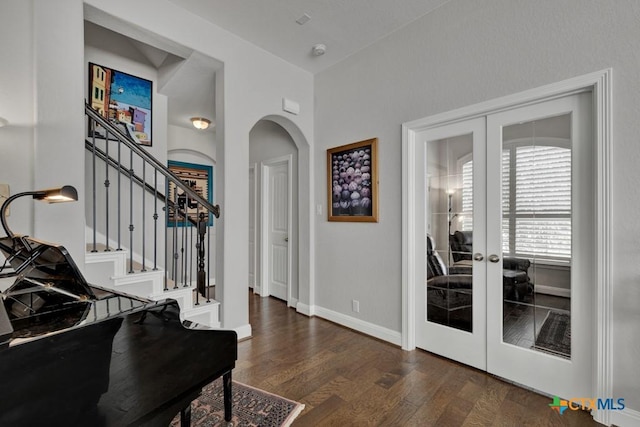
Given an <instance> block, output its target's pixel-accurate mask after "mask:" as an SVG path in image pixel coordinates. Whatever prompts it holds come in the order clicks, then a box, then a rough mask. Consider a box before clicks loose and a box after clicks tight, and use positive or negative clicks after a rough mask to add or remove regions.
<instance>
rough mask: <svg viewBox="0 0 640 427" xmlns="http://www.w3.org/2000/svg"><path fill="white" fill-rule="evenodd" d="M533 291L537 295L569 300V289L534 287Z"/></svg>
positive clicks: (544, 286)
mask: <svg viewBox="0 0 640 427" xmlns="http://www.w3.org/2000/svg"><path fill="white" fill-rule="evenodd" d="M535 291H536V293H537V294H545V295H554V296H557V297H564V298H571V289H564V288H556V287H555V286H546V285H535Z"/></svg>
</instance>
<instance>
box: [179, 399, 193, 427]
mask: <svg viewBox="0 0 640 427" xmlns="http://www.w3.org/2000/svg"><path fill="white" fill-rule="evenodd" d="M190 426H191V403H189V405H187V407H186V408H184V409H183V410H182V411H180V427H190Z"/></svg>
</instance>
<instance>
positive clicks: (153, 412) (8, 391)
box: [0, 236, 237, 427]
mask: <svg viewBox="0 0 640 427" xmlns="http://www.w3.org/2000/svg"><path fill="white" fill-rule="evenodd" d="M0 251H2V252H3V254H4V255H5V257H6V262H5V266H4V267H3V268H4V270H5V272H4V273H3V272H2V271H1V269H0V277H8V276H15V277H16V279H15V281H14V282H13V284H12V285H10V286H9V287H8V288H7V289H6V290H5V291H4V292H2V304H0V381H1V382H2V385H0V426H37V425H47V426H92V427H93V426H127V425H135V426H141V425H148V426H167V425H169V423H170V422H171V420H172V419H173V418H174V417H175V416H176V415H177V414H180V415H181V418H180V419H181V424H182V425H189V421H190V404H191V401H192V400H193V399H195V398H196V397H197V396H198V395H199V394H200V392H201V390H202V387H203V386H204V385H206V384H208V383H210V382H211V381H213V380H214V379H216V378H219V377H221V376H222V377H223V381H224V401H225V418H226V419H227V420H230V418H231V370H232V369H233V368H234V366H235V361H236V359H237V335H236V333H235V332H234V331H223V330H212V329H206V328H204V327H200V326H199V325H197V324H193V323H190V322H187V321H185V322H182V321H180V316H179V312H180V309H179V307H178V304H177V303H176V301H174V300H170V299H167V300H163V301H158V302H156V301H150V300H146V299H143V298H139V297H136V296H132V295H127V294H123V293H119V292H115V291H113V290H109V289H105V288H102V287H99V286H95V285H90V284H88V283H87V282H86V280H85V279H84V278H83V276H82V274H81V273H80V271H79V269H78V267H77V266H76V264H75V262H74V261H73V259H72V258H71V256H70V255H69V253H68V252H67V251H66V249H65V248H64V247H62V246H59V245H54V244H50V243H46V242H43V241H39V240H37V239H34V238H30V237H25V236H8V237H5V238H0ZM0 266H1V262H0ZM7 269H10V272H9V273H7V272H6V271H7Z"/></svg>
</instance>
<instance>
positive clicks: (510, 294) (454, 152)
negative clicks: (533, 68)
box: [415, 93, 596, 398]
mask: <svg viewBox="0 0 640 427" xmlns="http://www.w3.org/2000/svg"><path fill="white" fill-rule="evenodd" d="M591 111H592V110H591V94H590V93H582V94H576V95H570V96H566V97H562V98H558V99H554V100H551V101H545V102H540V103H537V104H532V105H528V106H524V107H520V108H512V109H509V110H505V111H502V112H498V113H492V114H488V115H486V116H485V117H480V118H477V119H470V120H466V121H460V122H455V123H453V124H449V125H443V126H439V127H434V128H431V129H428V130H424V131H422V132H420V133H418V134H417V137H416V154H417V156H418V158H423V159H424V162H422V166H419V167H417V169H418V170H416V176H420V177H424V178H423V179H418V180H417V184H416V189H415V192H416V195H422V197H418V196H417V197H416V200H424V204H423V205H421V206H416V207H415V209H416V218H423V221H416V235H418V236H425V237H426V238H425V240H426V242H421V241H420V238H417V239H416V255H417V259H419V260H424V261H420V262H418V268H417V269H418V270H422V271H418V273H417V275H416V279H417V283H418V285H417V286H416V299H415V304H416V306H415V312H416V345H417V346H418V347H420V348H423V349H426V350H428V351H431V352H434V353H437V354H440V355H443V356H445V357H449V358H452V359H455V360H457V361H460V362H462V363H465V364H468V365H471V366H474V367H477V368H479V369H483V370H487V371H488V372H490V373H492V374H495V375H498V376H500V377H503V378H506V379H508V380H510V381H514V382H516V383H518V384H521V385H524V386H527V387H531V388H533V389H535V390H538V391H542V392H545V393H548V394H554V395H557V396H561V397H564V398H571V397H572V396H587V395H590V393H591V391H592V384H591V381H592V376H591V375H590V372H591V371H592V351H591V349H592V342H591V331H592V327H593V318H592V312H593V310H592V307H591V302H592V301H593V289H594V287H595V281H594V276H595V263H594V260H595V259H596V258H595V247H596V242H595V234H596V233H595V230H596V224H595V223H594V221H595V220H594V207H595V205H596V202H595V194H596V191H595V174H594V173H593V165H594V156H595V153H594V152H595V148H594V146H595V145H594V142H593V138H592V135H591ZM418 164H419V163H418ZM420 168H422V169H420ZM457 235H460V236H462V237H460V238H461V239H462V238H463V237H465V236H468V237H469V238H470V240H469V241H468V243H470V244H469V245H466V246H464V247H463V246H460V245H458V243H456V242H457V241H456V240H454V239H453V237H454V236H457ZM435 255H437V256H435ZM438 257H439V259H438Z"/></svg>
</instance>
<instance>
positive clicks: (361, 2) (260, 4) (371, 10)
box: [170, 0, 449, 73]
mask: <svg viewBox="0 0 640 427" xmlns="http://www.w3.org/2000/svg"><path fill="white" fill-rule="evenodd" d="M170 1H171V2H172V3H175V4H176V5H178V6H180V7H183V8H185V9H187V10H189V11H191V12H193V13H194V14H197V15H199V16H201V17H202V18H204V19H206V20H208V21H210V22H212V23H214V24H216V25H218V26H219V27H222V28H224V29H226V30H227V31H229V32H231V33H234V34H236V35H238V36H239V37H241V38H243V39H245V40H247V41H249V42H250V43H253V44H255V45H257V46H259V47H261V48H263V49H265V50H266V51H269V52H271V53H273V54H274V55H276V56H279V57H281V58H282V59H284V60H285V61H287V62H290V63H292V64H295V65H297V66H299V67H301V68H303V69H305V70H308V71H309V72H311V73H317V72H319V71H322V70H324V69H325V68H328V67H330V66H332V65H334V64H336V63H338V62H340V61H342V60H343V59H345V58H347V57H348V56H350V55H353V54H354V53H356V52H357V51H359V50H361V49H363V48H365V47H367V46H369V45H371V44H372V43H374V42H375V41H377V40H380V39H381V38H383V37H385V36H387V35H388V34H390V33H392V32H394V31H396V30H398V29H400V28H402V27H404V26H405V25H407V24H409V23H410V22H412V21H414V20H416V19H418V18H419V17H421V16H423V15H425V14H426V13H428V12H430V11H432V10H434V9H436V8H438V7H439V6H441V5H442V4H444V3H446V2H447V1H449V0H399V1H398V0H346V1H345V0H170ZM305 13H306V14H307V15H309V16H310V17H311V19H310V20H309V21H308V22H307V23H306V24H304V25H299V24H298V23H296V20H297V19H298V18H300V17H301V16H302V15H303V14H305ZM317 43H322V44H324V45H326V47H327V51H326V53H325V54H324V55H322V56H318V57H316V56H313V55H312V53H311V49H312V47H313V46H314V45H315V44H317Z"/></svg>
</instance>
